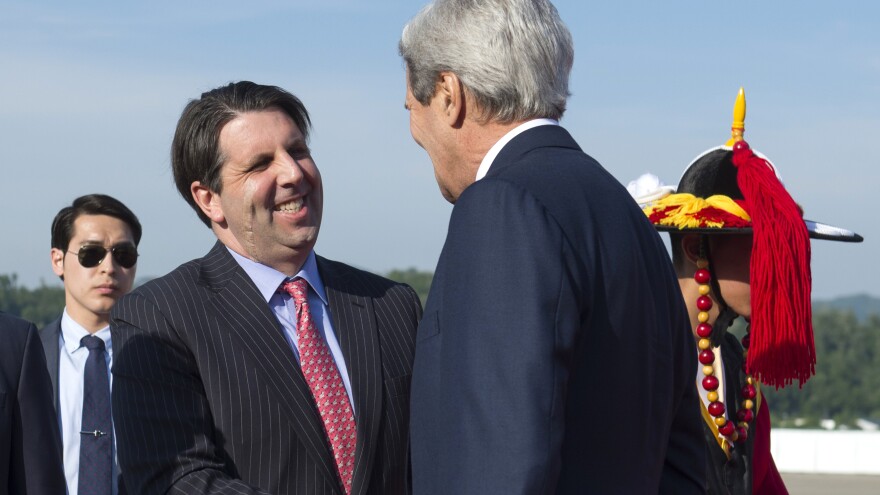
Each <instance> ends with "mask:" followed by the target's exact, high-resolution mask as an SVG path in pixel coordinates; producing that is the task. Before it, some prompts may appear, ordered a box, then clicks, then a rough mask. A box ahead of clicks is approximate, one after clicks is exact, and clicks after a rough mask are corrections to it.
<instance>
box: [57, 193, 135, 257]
mask: <svg viewBox="0 0 880 495" xmlns="http://www.w3.org/2000/svg"><path fill="white" fill-rule="evenodd" d="M81 215H107V216H109V217H114V218H118V219H120V220H122V221H123V222H125V224H126V225H128V228H130V229H131V235H132V236H134V244H135V246H137V245H138V244H139V243H140V242H141V233H142V230H141V223H140V222H139V221H138V218H137V217H136V216H135V214H134V213H132V211H131V210H129V209H128V207H127V206H125V205H124V204H122V201H119V200H118V199H116V198H114V197H112V196H108V195H106V194H87V195H85V196H80V197H78V198H76V199H74V200H73V204H71V205H70V206H65V207H64V208H62V209H61V211H59V212H58V214H57V215H55V219H54V220H52V247H53V248H55V249H60V250H62V251H67V248H68V247H69V244H70V239H71V237H73V223H74V222H75V221H76V219H77V218H79V217H80V216H81Z"/></svg>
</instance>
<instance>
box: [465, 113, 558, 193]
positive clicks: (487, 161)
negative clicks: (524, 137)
mask: <svg viewBox="0 0 880 495" xmlns="http://www.w3.org/2000/svg"><path fill="white" fill-rule="evenodd" d="M541 125H559V121H557V120H553V119H534V120H529V121H526V122H523V123H522V124H520V125H518V126H516V127H514V128H513V129H511V130H509V131H508V132H507V134H505V135H503V136H501V139H499V140H498V142H497V143H495V144H493V145H492V147H491V148H489V151H488V152H487V153H486V156H484V157H483V161H482V162H480V168H478V169H477V180H480V179H482V178H483V177H485V176H486V174H488V173H489V167H491V166H492V162H494V161H495V158H497V157H498V153H500V152H501V149H502V148H504V146H505V145H507V143H509V142H510V141H511V140H512V139H513V138H515V137H517V136H519V135H520V134H522V133H524V132H526V131H527V130H529V129H531V128H533V127H538V126H541Z"/></svg>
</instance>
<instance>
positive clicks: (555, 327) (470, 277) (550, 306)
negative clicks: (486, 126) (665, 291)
mask: <svg viewBox="0 0 880 495" xmlns="http://www.w3.org/2000/svg"><path fill="white" fill-rule="evenodd" d="M571 259H572V257H571V253H570V252H569V251H568V248H567V244H566V242H565V241H564V239H563V236H562V232H561V229H560V228H559V226H558V225H557V223H556V222H555V221H554V219H553V218H551V217H550V216H549V215H548V214H547V212H546V211H545V209H544V208H543V207H542V205H541V204H539V203H538V202H537V201H536V200H535V199H534V197H532V196H531V195H530V194H529V193H528V192H526V191H524V190H523V189H521V188H519V187H517V186H515V185H512V184H510V183H507V182H504V181H499V180H487V179H484V180H482V181H480V182H477V183H475V184H474V185H472V186H471V187H470V188H468V190H466V191H465V193H464V194H463V195H462V196H461V197H460V198H459V200H458V202H457V203H456V206H455V209H454V210H453V213H452V218H451V220H450V227H449V234H448V236H447V241H446V245H445V247H444V251H443V254H442V256H441V260H442V261H441V263H440V265H438V273H437V274H436V275H435V279H434V280H435V284H437V286H436V287H433V288H432V290H431V295H430V299H433V301H432V300H429V302H428V305H427V307H426V312H425V317H424V319H423V322H422V324H421V326H420V327H419V334H418V337H417V339H418V342H417V345H416V357H415V371H414V376H413V380H414V381H413V395H412V411H413V412H412V414H413V415H412V432H413V480H414V493H418V494H420V495H422V494H447V493H456V494H483V493H504V494H521V493H523V494H525V493H529V494H539V493H548V491H552V487H553V486H554V485H555V483H556V480H557V478H558V476H559V471H560V468H561V467H560V455H561V454H560V453H561V444H562V434H563V427H564V424H563V419H564V418H563V414H564V411H563V401H564V395H565V390H566V384H567V380H568V367H567V365H566V362H567V360H568V359H569V357H570V354H571V351H572V348H573V346H574V337H575V335H574V334H575V332H576V328H577V327H578V325H579V322H580V316H579V309H578V307H577V304H576V303H575V302H574V301H573V300H572V297H573V296H572V294H574V293H576V291H575V290H574V289H573V287H572V278H573V277H572V272H571V266H570V264H571Z"/></svg>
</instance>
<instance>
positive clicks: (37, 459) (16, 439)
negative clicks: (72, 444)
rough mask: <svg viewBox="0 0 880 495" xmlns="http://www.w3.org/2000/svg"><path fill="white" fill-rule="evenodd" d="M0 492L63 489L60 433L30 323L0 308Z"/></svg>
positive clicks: (37, 494) (58, 493) (27, 494)
mask: <svg viewBox="0 0 880 495" xmlns="http://www.w3.org/2000/svg"><path fill="white" fill-rule="evenodd" d="M0 342H2V344H0V493H9V494H16V495H63V494H64V493H65V492H66V489H67V488H66V485H65V483H64V471H63V470H62V467H61V434H60V432H59V431H58V422H57V421H56V419H55V408H54V407H52V389H51V385H50V383H49V373H48V372H47V371H46V358H45V356H44V355H43V346H42V345H41V344H40V338H39V337H38V336H37V329H36V327H34V325H33V324H31V323H28V322H26V321H24V320H21V319H18V318H15V317H13V316H10V315H8V314H6V313H2V312H0Z"/></svg>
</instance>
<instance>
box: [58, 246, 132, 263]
mask: <svg viewBox="0 0 880 495" xmlns="http://www.w3.org/2000/svg"><path fill="white" fill-rule="evenodd" d="M107 251H110V252H111V253H113V259H114V260H115V261H116V263H118V264H119V266H121V267H122V268H131V267H133V266H134V264H135V263H137V260H138V256H139V255H138V252H137V248H136V247H134V246H132V245H130V244H123V245H121V246H113V247H111V248H110V249H107V248H105V247H104V246H98V245H96V244H86V245H85V246H81V247H80V248H79V252H78V253H74V252H73V251H68V253H70V254H75V255H76V258H77V259H78V260H79V264H80V265H82V266H83V267H84V268H94V267H96V266H98V265H100V264H101V262H102V261H104V258H106V257H107Z"/></svg>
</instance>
